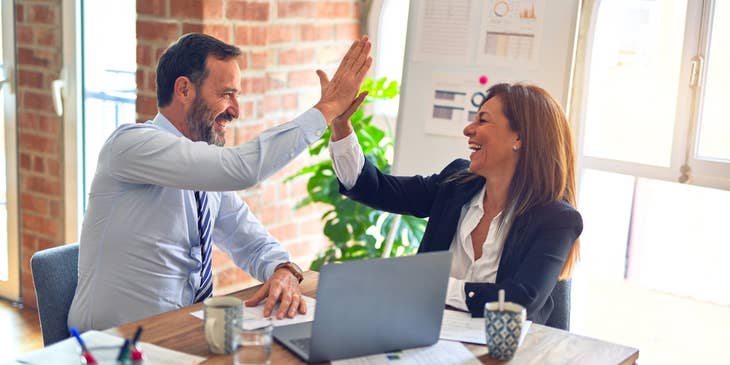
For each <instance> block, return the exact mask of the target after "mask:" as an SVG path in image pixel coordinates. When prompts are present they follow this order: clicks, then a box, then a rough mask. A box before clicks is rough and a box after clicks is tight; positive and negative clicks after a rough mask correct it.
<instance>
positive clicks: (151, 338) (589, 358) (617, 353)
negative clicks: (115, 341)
mask: <svg viewBox="0 0 730 365" xmlns="http://www.w3.org/2000/svg"><path fill="white" fill-rule="evenodd" d="M318 278H319V274H318V273H316V272H311V271H310V272H306V273H305V274H304V281H303V282H302V292H303V293H304V294H305V295H307V296H311V297H315V296H316V294H317V279H318ZM256 289H258V286H257V287H253V288H248V289H246V290H242V291H239V292H236V293H233V294H232V295H231V296H235V297H238V298H240V299H244V300H245V299H247V298H249V297H251V296H252V295H253V293H254V292H255V291H256ZM201 309H203V304H202V303H198V304H194V305H192V306H189V307H185V308H181V309H178V310H175V311H171V312H167V313H163V314H159V315H156V316H152V317H149V318H145V319H142V320H139V321H136V322H132V323H128V324H125V325H122V326H119V327H114V328H111V329H108V330H106V331H105V332H107V333H111V334H115V335H119V336H125V337H132V335H133V334H134V330H135V329H136V328H137V326H138V325H142V326H144V332H143V333H142V337H141V340H142V341H145V342H149V343H153V344H155V345H159V346H162V347H166V348H170V349H173V350H177V351H181V352H185V353H189V354H193V355H198V356H204V357H207V358H208V360H206V361H205V362H204V363H203V364H206V365H214V364H229V363H230V362H231V356H230V355H228V356H225V355H215V354H212V353H210V352H209V351H208V345H207V344H206V342H205V335H204V333H203V321H202V320H200V319H198V318H196V317H193V316H192V315H190V312H194V311H197V310H201ZM467 347H468V348H469V349H470V350H471V351H472V352H473V353H474V354H475V355H477V356H478V357H479V360H481V361H482V363H484V364H504V363H507V362H503V361H496V360H493V359H491V358H490V357H489V356H487V355H486V348H485V347H484V346H478V345H467ZM638 358H639V350H637V349H634V348H630V347H626V346H621V345H616V344H612V343H609V342H605V341H600V340H596V339H592V338H588V337H583V336H578V335H575V334H572V333H569V332H565V331H561V330H557V329H553V328H550V327H546V326H541V325H538V324H534V323H533V324H532V325H531V326H530V330H529V332H528V333H527V336H526V337H525V341H524V342H523V343H522V345H521V346H520V348H519V349H518V350H517V353H516V354H515V357H514V358H513V359H512V360H511V361H509V362H508V363H509V364H621V365H629V364H633V363H634V362H635V361H636V360H637V359H638ZM271 363H272V364H274V365H278V364H305V363H304V362H302V361H301V360H300V359H299V358H298V357H297V356H296V355H294V354H293V353H291V352H289V351H288V350H287V349H286V348H284V347H283V346H281V345H280V344H279V343H277V342H276V341H274V344H273V348H272V353H271Z"/></svg>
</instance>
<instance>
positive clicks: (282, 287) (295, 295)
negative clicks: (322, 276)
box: [246, 268, 307, 319]
mask: <svg viewBox="0 0 730 365" xmlns="http://www.w3.org/2000/svg"><path fill="white" fill-rule="evenodd" d="M264 299H267V300H266V304H265V305H264V316H266V317H268V316H270V315H271V314H272V313H271V312H272V311H273V309H274V305H276V303H277V302H280V304H279V310H278V311H277V312H276V318H277V319H283V318H284V317H285V316H286V317H289V318H294V316H295V315H296V314H297V309H298V311H299V313H300V314H305V313H307V303H305V302H304V300H302V290H301V288H300V287H299V280H298V279H297V277H296V276H294V274H293V273H292V272H291V271H289V270H288V269H286V268H280V269H278V270H276V271H274V274H273V275H271V277H270V278H269V280H267V281H266V282H265V283H264V285H263V286H262V287H261V288H260V289H259V290H258V291H257V292H256V294H254V295H253V297H251V299H249V300H247V301H246V306H248V307H255V306H257V305H258V304H259V302H261V301H262V300H264Z"/></svg>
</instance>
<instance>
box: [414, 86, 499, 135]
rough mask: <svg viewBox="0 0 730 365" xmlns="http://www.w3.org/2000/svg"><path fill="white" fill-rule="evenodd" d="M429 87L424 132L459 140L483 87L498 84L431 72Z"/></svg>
mask: <svg viewBox="0 0 730 365" xmlns="http://www.w3.org/2000/svg"><path fill="white" fill-rule="evenodd" d="M432 80H433V83H432V85H431V92H432V94H431V95H432V99H431V105H430V108H431V116H430V118H428V119H426V133H430V134H437V135H443V136H454V137H460V136H462V135H463V133H462V130H463V129H464V127H465V126H466V124H467V123H469V122H470V121H472V120H474V117H475V116H476V114H477V111H478V110H479V106H480V105H481V104H482V101H484V98H485V97H486V95H485V91H486V87H487V84H490V85H493V84H495V83H499V82H502V81H500V80H490V79H489V78H488V77H487V76H486V75H478V76H476V77H475V76H474V75H471V74H468V73H456V72H434V73H433V75H432Z"/></svg>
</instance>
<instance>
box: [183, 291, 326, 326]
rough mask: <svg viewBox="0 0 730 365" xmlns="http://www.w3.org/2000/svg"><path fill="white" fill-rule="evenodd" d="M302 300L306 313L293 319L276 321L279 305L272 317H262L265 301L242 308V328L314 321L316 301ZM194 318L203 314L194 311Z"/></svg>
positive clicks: (201, 316)
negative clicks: (305, 305)
mask: <svg viewBox="0 0 730 365" xmlns="http://www.w3.org/2000/svg"><path fill="white" fill-rule="evenodd" d="M302 300H304V302H305V303H307V313H306V314H298V313H297V315H296V316H295V317H294V318H286V317H285V318H283V319H276V317H275V314H276V311H277V310H278V309H279V304H277V305H276V306H274V310H273V311H272V312H271V313H273V315H271V316H269V317H264V304H265V303H266V301H263V302H261V303H259V305H257V306H255V307H246V306H245V305H244V306H243V328H244V329H247V330H250V329H254V328H261V327H263V326H266V325H267V324H269V323H271V324H272V325H274V327H277V326H286V325H289V324H295V323H302V322H312V321H314V307H315V306H316V305H317V300H315V299H314V298H310V297H308V296H302ZM190 314H191V315H193V316H194V317H197V318H200V319H203V318H204V314H203V311H202V310H199V311H195V312H192V313H190Z"/></svg>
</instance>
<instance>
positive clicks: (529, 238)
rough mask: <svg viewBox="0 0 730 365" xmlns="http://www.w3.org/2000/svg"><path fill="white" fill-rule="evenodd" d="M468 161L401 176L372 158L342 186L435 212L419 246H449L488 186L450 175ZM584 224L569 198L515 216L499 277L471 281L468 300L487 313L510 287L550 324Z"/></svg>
mask: <svg viewBox="0 0 730 365" xmlns="http://www.w3.org/2000/svg"><path fill="white" fill-rule="evenodd" d="M468 166H469V161H466V160H462V159H459V160H455V161H453V162H451V163H450V164H449V165H448V166H446V167H445V168H444V169H443V170H442V171H441V172H440V173H439V174H435V175H431V176H428V177H423V176H413V177H397V176H391V175H386V174H383V173H381V172H380V171H378V169H377V168H376V167H375V166H373V165H372V164H371V163H370V162H368V161H367V159H366V160H365V166H364V167H363V170H362V172H361V173H360V176H359V177H358V179H357V182H356V184H355V186H353V188H352V189H350V190H346V189H345V188H344V187H343V186H342V184H340V192H341V193H342V194H344V195H346V196H348V197H349V198H350V199H353V200H356V201H358V202H361V203H363V204H366V205H368V206H370V207H373V208H375V209H379V210H384V211H388V212H393V213H398V214H405V215H413V216H417V217H422V218H423V217H429V221H428V225H427V226H426V231H425V233H424V235H423V239H422V240H421V245H420V247H419V249H418V252H430V251H446V250H448V249H449V247H450V246H451V242H452V240H453V238H454V234H455V233H456V227H457V225H458V221H459V217H460V215H461V208H462V207H463V206H464V204H466V203H468V202H469V201H470V200H471V199H472V197H474V195H475V194H477V193H478V192H479V191H480V190H481V189H482V187H483V186H484V182H485V179H484V178H483V177H479V178H477V179H474V180H471V181H469V182H466V183H464V182H455V181H446V180H447V179H448V178H449V177H450V176H452V175H453V174H455V173H457V172H459V171H463V170H465V169H466V168H467V167H468ZM582 230H583V221H582V219H581V216H580V213H578V211H576V210H575V209H574V208H573V207H572V206H570V205H569V204H568V203H565V202H555V203H550V204H548V205H545V206H540V207H535V208H532V209H530V210H529V211H528V212H526V213H525V214H523V215H520V216H518V217H515V218H514V219H513V223H512V226H511V228H510V230H509V233H508V234H507V238H506V241H505V243H504V248H503V250H502V255H501V257H500V262H499V268H498V269H497V279H496V283H478V282H467V283H466V284H465V288H464V289H465V292H466V293H465V294H466V305H467V307H468V308H469V312H471V314H472V316H474V317H481V316H483V315H484V304H485V303H487V302H493V301H497V293H498V291H499V289H504V290H505V293H506V300H508V301H511V302H515V303H519V304H521V305H523V306H524V307H525V308H526V309H527V318H528V319H529V320H531V321H533V322H535V323H540V324H544V323H545V322H546V321H547V319H548V318H549V317H550V313H552V311H553V306H554V303H553V300H552V298H551V297H550V293H551V292H552V290H553V288H554V287H555V284H556V283H557V281H558V276H559V275H560V271H561V270H562V267H563V264H564V263H565V260H566V258H567V256H568V253H569V252H570V249H571V247H572V246H573V243H574V242H575V240H576V239H577V238H578V236H579V235H580V233H581V231H582Z"/></svg>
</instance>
